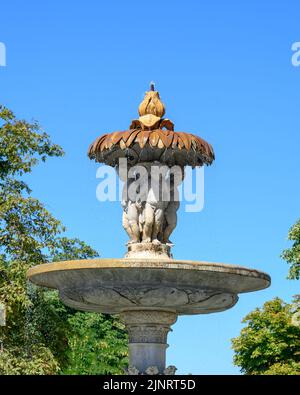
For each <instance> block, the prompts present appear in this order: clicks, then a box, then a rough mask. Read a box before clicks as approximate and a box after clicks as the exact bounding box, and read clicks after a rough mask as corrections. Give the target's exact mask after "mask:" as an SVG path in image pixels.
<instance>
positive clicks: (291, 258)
mask: <svg viewBox="0 0 300 395" xmlns="http://www.w3.org/2000/svg"><path fill="white" fill-rule="evenodd" d="M288 239H289V240H291V241H293V242H294V243H293V245H292V247H291V248H288V249H286V250H284V251H283V253H282V255H281V257H282V258H283V259H284V260H285V261H287V263H288V264H289V265H290V270H289V274H288V278H289V279H290V280H299V277H300V220H299V221H297V222H296V223H295V225H294V226H292V228H291V229H290V231H289V234H288Z"/></svg>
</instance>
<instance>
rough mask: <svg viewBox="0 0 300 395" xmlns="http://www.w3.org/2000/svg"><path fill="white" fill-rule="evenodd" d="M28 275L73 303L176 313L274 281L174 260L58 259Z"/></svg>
mask: <svg viewBox="0 0 300 395" xmlns="http://www.w3.org/2000/svg"><path fill="white" fill-rule="evenodd" d="M28 277H29V278H30V280H31V281H33V282H34V283H36V284H38V285H42V286H46V287H50V288H56V289H58V290H59V292H60V296H61V298H62V300H63V302H64V303H66V304H67V305H69V306H71V307H74V308H76V309H79V310H85V311H98V312H105V313H120V312H122V311H125V310H126V311H127V310H129V309H132V310H135V309H141V308H143V307H145V308H147V309H151V308H152V309H157V308H160V309H167V310H171V311H175V312H176V313H177V314H201V313H211V312H216V311H223V310H226V309H228V308H230V307H232V306H233V305H234V304H235V303H236V302H237V299H238V296H237V295H238V294H239V293H243V292H250V291H255V290H259V289H263V288H266V287H267V286H269V284H270V277H269V276H268V275H267V274H265V273H262V272H259V271H256V270H251V269H246V268H243V267H240V266H231V265H224V264H217V263H208V262H191V261H177V260H173V259H138V258H136V259H94V260H81V261H70V262H58V263H51V264H44V265H39V266H36V267H34V268H32V269H30V270H29V272H28Z"/></svg>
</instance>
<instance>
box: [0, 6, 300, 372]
mask: <svg viewBox="0 0 300 395" xmlns="http://www.w3.org/2000/svg"><path fill="white" fill-rule="evenodd" d="M299 20H300V3H299V1H293V0H288V1H286V0H284V1H276V0H272V1H271V0H265V1H259V0H251V1H243V2H241V1H237V0H236V1H234V0H227V1H221V0H219V1H216V0H210V1H196V0H194V1H190V0H187V1H174V0H173V1H156V0H153V1H151V2H141V1H126V2H125V1H107V2H104V1H99V0H98V1H96V0H94V1H92V0H86V1H82V0H80V1H75V0H72V1H58V0H51V1H42V2H38V1H34V0H27V1H26V2H25V1H21V0H20V1H16V0H10V1H5V2H2V4H1V7H0V42H3V43H4V44H5V45H6V51H7V66H6V67H0V102H1V103H3V104H5V105H6V106H7V107H9V108H11V109H12V110H14V111H15V113H16V115H17V116H18V117H22V118H26V119H29V120H30V119H37V120H39V122H40V123H41V125H42V126H43V128H44V129H45V130H46V131H47V132H48V133H49V134H50V135H51V137H52V140H53V141H54V142H56V143H58V144H60V145H62V146H63V148H64V149H65V151H66V156H65V157H64V158H62V159H50V160H49V161H48V163H47V164H46V165H44V164H42V165H40V166H39V167H38V168H36V169H35V170H34V173H33V174H32V175H31V176H30V184H31V187H32V189H33V195H34V196H35V197H38V198H39V199H41V200H42V201H43V202H44V203H45V205H46V207H47V208H48V209H49V210H50V211H51V212H52V213H54V214H55V215H56V216H57V217H58V218H59V219H61V220H62V221H63V222H64V224H65V225H66V226H67V228H68V235H69V236H77V237H80V238H81V239H83V240H85V241H86V242H88V243H89V244H91V245H92V246H93V247H95V248H96V249H98V250H99V251H100V253H101V256H102V257H122V256H123V254H124V252H125V245H124V244H125V242H126V240H127V236H126V234H125V232H124V231H123V229H122V227H121V222H120V219H121V207H120V205H119V203H118V202H115V203H114V202H107V203H100V202H98V201H97V200H96V195H95V191H96V186H97V183H98V180H97V179H96V169H97V165H95V164H94V163H92V162H90V161H89V160H88V158H87V156H86V152H87V148H88V146H89V144H90V143H91V142H92V141H93V140H94V139H95V138H96V137H97V136H98V135H100V134H102V133H106V132H109V131H114V130H124V129H126V128H127V127H128V126H129V124H130V121H131V119H133V118H135V117H136V116H137V107H138V104H139V102H140V101H141V99H142V97H143V94H144V92H145V90H147V89H148V86H149V82H150V81H151V80H153V81H155V82H156V87H157V89H158V90H159V91H160V94H161V98H162V100H163V101H164V103H165V104H166V108H167V112H166V116H167V117H168V118H170V119H172V120H173V121H174V123H175V127H176V129H177V130H184V131H188V132H191V133H195V134H198V135H200V136H202V137H203V138H205V139H206V140H207V141H209V142H210V143H211V144H212V145H213V147H214V149H215V153H216V161H215V163H214V164H213V166H211V167H209V168H207V169H206V170H205V206H204V210H203V211H201V212H199V213H185V212H184V211H183V210H182V211H180V212H179V226H178V227H177V229H176V230H175V232H174V235H173V241H174V242H175V244H176V245H175V247H174V251H173V252H174V256H175V258H177V259H181V258H184V259H193V260H207V261H212V262H225V263H232V264H240V265H243V266H248V267H251V268H256V269H260V270H263V271H265V272H267V273H269V274H270V275H271V277H272V286H271V287H270V288H269V289H267V290H264V291H260V292H256V293H250V294H244V295H241V296H240V300H239V302H238V304H237V305H236V306H235V307H234V308H232V309H231V310H228V311H226V312H223V313H217V314H212V315H206V316H193V317H181V318H179V319H178V321H177V323H176V324H175V325H174V327H173V328H174V331H173V332H172V333H171V334H170V335H169V344H170V347H169V349H168V361H167V362H168V363H169V364H174V365H176V366H177V367H178V369H179V370H178V373H194V374H197V373H198V374H214V373H215V374H236V373H239V369H238V368H236V367H234V366H233V364H232V356H233V352H232V350H231V343H230V339H231V338H232V337H235V336H237V335H238V334H239V332H240V329H241V327H242V324H241V320H242V318H243V317H244V316H245V315H246V314H247V313H248V312H249V311H251V310H253V309H254V308H255V307H257V306H262V305H263V303H264V302H265V301H267V300H270V299H271V298H273V297H275V296H279V297H281V298H283V299H284V300H286V301H290V300H291V297H292V295H294V294H296V293H299V282H298V283H297V282H296V281H288V280H286V275H287V271H288V266H287V264H285V263H284V262H283V261H282V260H281V259H280V257H279V255H280V253H281V251H282V250H283V249H284V248H286V247H288V246H289V245H290V243H289V242H288V241H287V233H288V230H289V228H290V226H291V225H292V224H293V223H294V222H295V221H296V220H297V219H298V218H299V217H300V214H299V203H300V183H299V165H300V156H299V145H300V132H299V125H300V124H299V109H300V89H299V84H300V67H294V66H293V65H292V63H291V57H292V51H291V46H292V44H293V43H294V42H296V41H300V29H299Z"/></svg>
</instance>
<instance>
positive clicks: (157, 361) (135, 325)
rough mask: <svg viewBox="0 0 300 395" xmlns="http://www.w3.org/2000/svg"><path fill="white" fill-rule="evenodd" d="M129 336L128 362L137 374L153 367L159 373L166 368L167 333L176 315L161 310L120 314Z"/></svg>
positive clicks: (132, 311) (131, 311)
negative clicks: (136, 370)
mask: <svg viewBox="0 0 300 395" xmlns="http://www.w3.org/2000/svg"><path fill="white" fill-rule="evenodd" d="M120 318H121V320H122V321H123V322H124V324H125V326H126V329H127V332H128V335H129V345H128V351H129V360H130V365H131V366H135V367H136V368H137V369H138V371H139V372H145V371H146V370H147V369H148V368H149V367H150V366H153V367H154V366H155V367H157V369H158V372H159V373H163V372H164V370H165V368H166V349H167V347H168V344H167V336H168V332H169V331H170V330H171V328H170V327H171V325H172V324H174V323H175V322H176V320H177V314H176V313H174V312H171V311H162V310H130V311H124V312H122V313H121V314H120Z"/></svg>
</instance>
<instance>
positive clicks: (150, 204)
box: [28, 84, 271, 374]
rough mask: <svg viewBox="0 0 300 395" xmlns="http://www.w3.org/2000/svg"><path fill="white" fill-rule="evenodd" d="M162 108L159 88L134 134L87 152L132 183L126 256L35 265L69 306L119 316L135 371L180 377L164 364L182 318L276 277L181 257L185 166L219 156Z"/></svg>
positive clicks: (36, 278) (101, 141) (113, 136)
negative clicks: (175, 240)
mask: <svg viewBox="0 0 300 395" xmlns="http://www.w3.org/2000/svg"><path fill="white" fill-rule="evenodd" d="M164 113H165V107H164V105H163V103H162V102H161V100H160V97H159V93H158V92H157V91H155V90H154V85H153V84H151V86H150V91H148V92H146V95H145V98H144V100H143V101H142V103H141V104H140V106H139V119H137V120H133V121H132V123H131V125H130V127H129V130H126V131H118V132H113V133H110V134H104V135H102V136H100V137H98V138H97V139H96V140H95V141H94V143H93V144H91V146H90V148H89V151H88V156H89V158H90V159H94V160H95V161H96V162H100V163H104V164H106V165H109V166H112V167H114V168H115V169H116V171H117V173H118V175H119V177H120V178H121V179H122V181H123V182H124V187H123V194H122V203H121V204H122V207H123V217H122V224H123V227H124V229H125V231H126V232H127V233H128V236H129V241H128V243H127V252H126V255H125V257H124V258H121V259H114V258H109V259H91V260H74V261H65V262H54V263H48V264H43V265H39V266H35V267H32V268H31V269H30V270H29V271H28V278H29V279H30V281H32V282H33V283H35V284H37V285H40V286H44V287H48V288H54V289H57V290H58V291H59V295H60V298H61V300H62V301H63V303H65V304H66V305H67V306H70V307H73V308H75V309H78V310H83V311H93V312H99V313H108V314H119V316H120V318H121V320H122V321H123V322H124V324H125V326H126V329H127V331H128V335H129V369H128V373H129V374H155V373H157V374H174V373H175V370H176V368H175V367H174V366H169V367H168V368H166V349H167V347H168V345H167V335H168V332H169V331H170V330H171V325H172V324H174V323H175V322H176V320H177V317H178V316H180V315H191V314H208V313H214V312H219V311H224V310H226V309H229V308H231V307H233V306H234V305H235V304H236V302H237V301H238V294H240V293H245V292H252V291H257V290H261V289H264V288H266V287H268V286H269V285H270V281H271V280H270V277H269V276H268V275H267V274H265V273H263V272H260V271H258V270H253V269H248V268H245V267H241V266H236V265H227V264H222V263H210V262H202V261H197V262H193V261H189V260H176V259H173V256H172V254H171V247H172V245H173V244H172V242H171V241H170V235H171V233H172V231H173V230H174V229H175V227H176V224H177V210H178V208H179V195H178V187H179V185H180V183H181V182H182V181H183V178H184V174H185V167H186V166H191V167H192V168H195V167H197V166H203V165H210V164H211V163H212V162H213V160H214V153H213V149H212V147H211V145H210V144H208V143H207V142H206V141H204V140H203V139H201V138H200V137H198V136H196V135H193V134H190V133H185V132H176V131H174V124H173V123H172V122H171V121H170V120H169V119H166V118H163V116H164Z"/></svg>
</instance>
